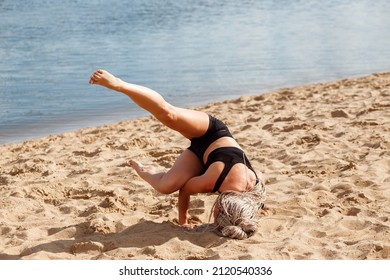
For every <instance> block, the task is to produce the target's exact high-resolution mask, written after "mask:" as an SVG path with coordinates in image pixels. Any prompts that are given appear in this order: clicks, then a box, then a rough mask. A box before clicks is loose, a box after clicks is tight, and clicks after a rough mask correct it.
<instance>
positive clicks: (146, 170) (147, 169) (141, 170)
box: [129, 160, 155, 179]
mask: <svg viewBox="0 0 390 280" xmlns="http://www.w3.org/2000/svg"><path fill="white" fill-rule="evenodd" d="M129 165H130V166H131V167H132V168H133V169H134V170H135V171H136V172H137V173H138V175H139V176H140V177H141V178H144V179H145V176H147V175H153V174H155V168H154V167H153V166H144V165H143V164H141V163H139V162H138V161H135V160H130V161H129Z"/></svg>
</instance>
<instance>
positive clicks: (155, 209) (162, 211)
mask: <svg viewBox="0 0 390 280" xmlns="http://www.w3.org/2000/svg"><path fill="white" fill-rule="evenodd" d="M197 109H201V110H203V111H205V112H207V113H210V114H213V115H215V116H216V117H218V118H220V119H222V120H223V121H225V122H226V123H227V124H228V125H229V127H230V130H231V131H232V133H233V135H234V136H235V138H236V139H237V141H238V142H239V143H240V144H241V146H242V147H243V148H244V150H245V151H246V153H247V154H248V157H249V159H250V160H251V162H252V165H253V166H254V167H255V169H257V170H259V171H262V172H263V173H264V176H265V180H266V187H267V200H266V204H265V205H266V208H267V209H268V215H266V216H262V217H260V219H259V222H258V228H259V231H258V232H257V233H256V234H255V235H254V236H252V237H251V238H249V239H246V240H232V239H227V238H223V237H220V236H218V235H216V234H215V233H213V232H210V231H208V228H209V227H208V226H207V225H208V224H209V223H211V222H212V221H210V220H209V215H210V210H211V207H212V205H213V202H214V200H215V198H216V195H212V194H209V195H208V194H201V195H197V196H194V197H192V199H191V210H190V214H191V216H192V217H191V220H192V221H193V222H195V223H198V224H199V226H198V227H196V228H195V229H192V230H189V229H185V228H182V227H180V226H179V225H178V224H177V223H176V218H177V193H175V194H171V195H163V194H158V193H157V192H156V191H154V190H153V189H152V188H151V187H150V186H149V185H148V184H147V183H145V182H144V181H142V180H141V179H140V178H139V177H138V176H137V174H136V173H135V172H134V171H133V170H132V169H131V168H130V167H129V166H128V165H127V161H128V160H129V159H132V158H134V159H137V160H139V161H140V162H142V163H151V164H153V165H155V166H156V167H157V168H160V169H161V170H164V169H167V168H169V167H170V166H171V165H172V164H173V162H174V160H175V158H176V157H177V156H178V155H179V154H180V153H181V152H182V150H183V149H185V148H186V147H187V146H188V145H189V141H188V140H186V139H184V138H183V137H182V136H181V135H179V134H178V133H176V132H173V131H170V130H169V129H167V128H165V127H163V126H162V125H160V124H159V123H158V122H157V121H156V120H155V119H153V118H151V117H146V118H140V119H136V120H131V121H128V122H121V123H115V124H112V125H107V126H103V127H97V128H86V129H82V130H79V131H76V132H72V133H65V134H62V135H53V136H48V137H45V138H41V139H37V140H33V141H26V142H24V143H20V144H11V145H2V146H0V155H1V156H0V259H43V260H46V259H139V260H145V259H154V260H155V259H180V260H203V259H212V260H217V259H245V260H247V259H272V260H275V259H276V260H280V259H319V260H324V259H390V221H389V217H390V202H389V199H390V73H382V74H373V75H370V76H367V77H360V78H351V79H345V80H341V81H335V82H329V83H319V84H311V85H306V86H302V87H296V88H284V89H280V90H276V91H273V92H270V93H266V94H262V95H258V96H243V97H241V98H239V99H236V100H229V101H225V102H218V103H212V104H208V105H206V106H203V107H199V108H197Z"/></svg>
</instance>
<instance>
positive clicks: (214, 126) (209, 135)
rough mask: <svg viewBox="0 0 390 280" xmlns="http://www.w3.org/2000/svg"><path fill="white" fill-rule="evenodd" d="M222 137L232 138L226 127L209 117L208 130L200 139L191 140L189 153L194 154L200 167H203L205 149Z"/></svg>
mask: <svg viewBox="0 0 390 280" xmlns="http://www.w3.org/2000/svg"><path fill="white" fill-rule="evenodd" d="M222 137H232V138H233V136H232V134H231V133H230V131H229V129H228V127H227V126H226V124H224V123H223V122H222V121H220V120H219V119H217V118H214V117H213V116H210V115H209V128H208V129H207V131H206V133H205V134H203V135H202V136H200V137H196V138H192V139H191V145H190V146H189V147H188V149H189V150H190V151H192V152H193V153H195V155H196V156H197V157H198V158H199V160H200V162H201V163H202V165H204V161H203V156H204V153H205V152H206V150H207V148H208V147H209V146H210V145H211V144H212V143H213V142H214V141H216V140H218V139H219V138H222Z"/></svg>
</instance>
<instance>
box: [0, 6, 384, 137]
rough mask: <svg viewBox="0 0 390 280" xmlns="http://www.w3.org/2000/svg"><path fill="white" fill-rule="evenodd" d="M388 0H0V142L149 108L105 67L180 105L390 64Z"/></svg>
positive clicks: (119, 117)
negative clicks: (111, 87)
mask: <svg viewBox="0 0 390 280" xmlns="http://www.w3.org/2000/svg"><path fill="white" fill-rule="evenodd" d="M389 14H390V1H387V0H378V1H369V0H345V1H341V0H340V1H336V0H334V1H322V0H312V1H298V0H297V1H287V0H286V1H282V0H275V1H271V0H268V1H267V0H262V1H261V0H258V1H256V0H245V1H233V0H232V1H212V0H198V1H193V0H181V1H177V0H170V1H162V0H148V1H145V0H131V1H119V0H112V1H103V0H89V1H83V0H62V1H48V0H46V1H45V0H31V1H22V0H0V144H4V143H12V142H20V141H22V140H26V139H31V138H36V137H39V136H44V135H48V134H56V133H60V132H65V131H71V130H76V129H78V128H82V127H87V126H96V125H103V124H108V123H112V122H116V121H121V120H126V119H130V118H135V117H138V116H143V115H147V114H146V113H145V112H143V111H142V110H140V109H138V108H136V107H135V106H134V105H133V104H132V103H131V102H130V101H129V100H128V98H127V97H125V96H122V95H120V94H114V93H111V92H109V91H108V90H105V89H103V88H99V87H97V86H91V85H89V84H88V79H89V76H90V75H91V73H92V72H93V71H94V70H95V69H97V68H104V69H107V70H109V71H110V72H112V73H113V74H115V75H117V76H119V77H121V78H122V79H124V80H127V81H129V82H132V83H138V84H142V85H145V86H148V87H151V88H153V89H155V90H157V91H159V92H160V93H161V94H162V95H164V97H165V98H166V99H167V100H168V101H170V102H172V103H174V104H176V105H178V106H184V107H190V106H194V105H201V104H206V103H208V102H213V101H218V100H225V99H231V98H235V97H238V96H241V95H247V94H260V93H263V92H266V91H269V90H272V89H275V88H280V87H286V86H294V85H299V84H304V83H312V82H319V81H329V80H334V79H340V78H346V77H350V76H359V75H366V74H369V73H373V72H384V71H389V70H390V47H389V46H390V36H389V30H390V17H389Z"/></svg>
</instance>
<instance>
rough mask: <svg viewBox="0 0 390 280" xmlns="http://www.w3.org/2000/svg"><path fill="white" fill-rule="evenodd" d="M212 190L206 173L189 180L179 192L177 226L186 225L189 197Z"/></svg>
mask: <svg viewBox="0 0 390 280" xmlns="http://www.w3.org/2000/svg"><path fill="white" fill-rule="evenodd" d="M212 189H213V184H212V182H211V180H210V178H209V175H208V174H207V173H205V174H203V175H201V176H198V177H194V178H191V179H190V180H188V181H187V183H186V184H185V185H184V186H183V187H182V188H181V189H180V190H179V201H178V207H179V224H181V225H184V224H188V218H187V211H188V206H189V204H190V196H191V195H192V194H196V193H208V192H211V190H212Z"/></svg>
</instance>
